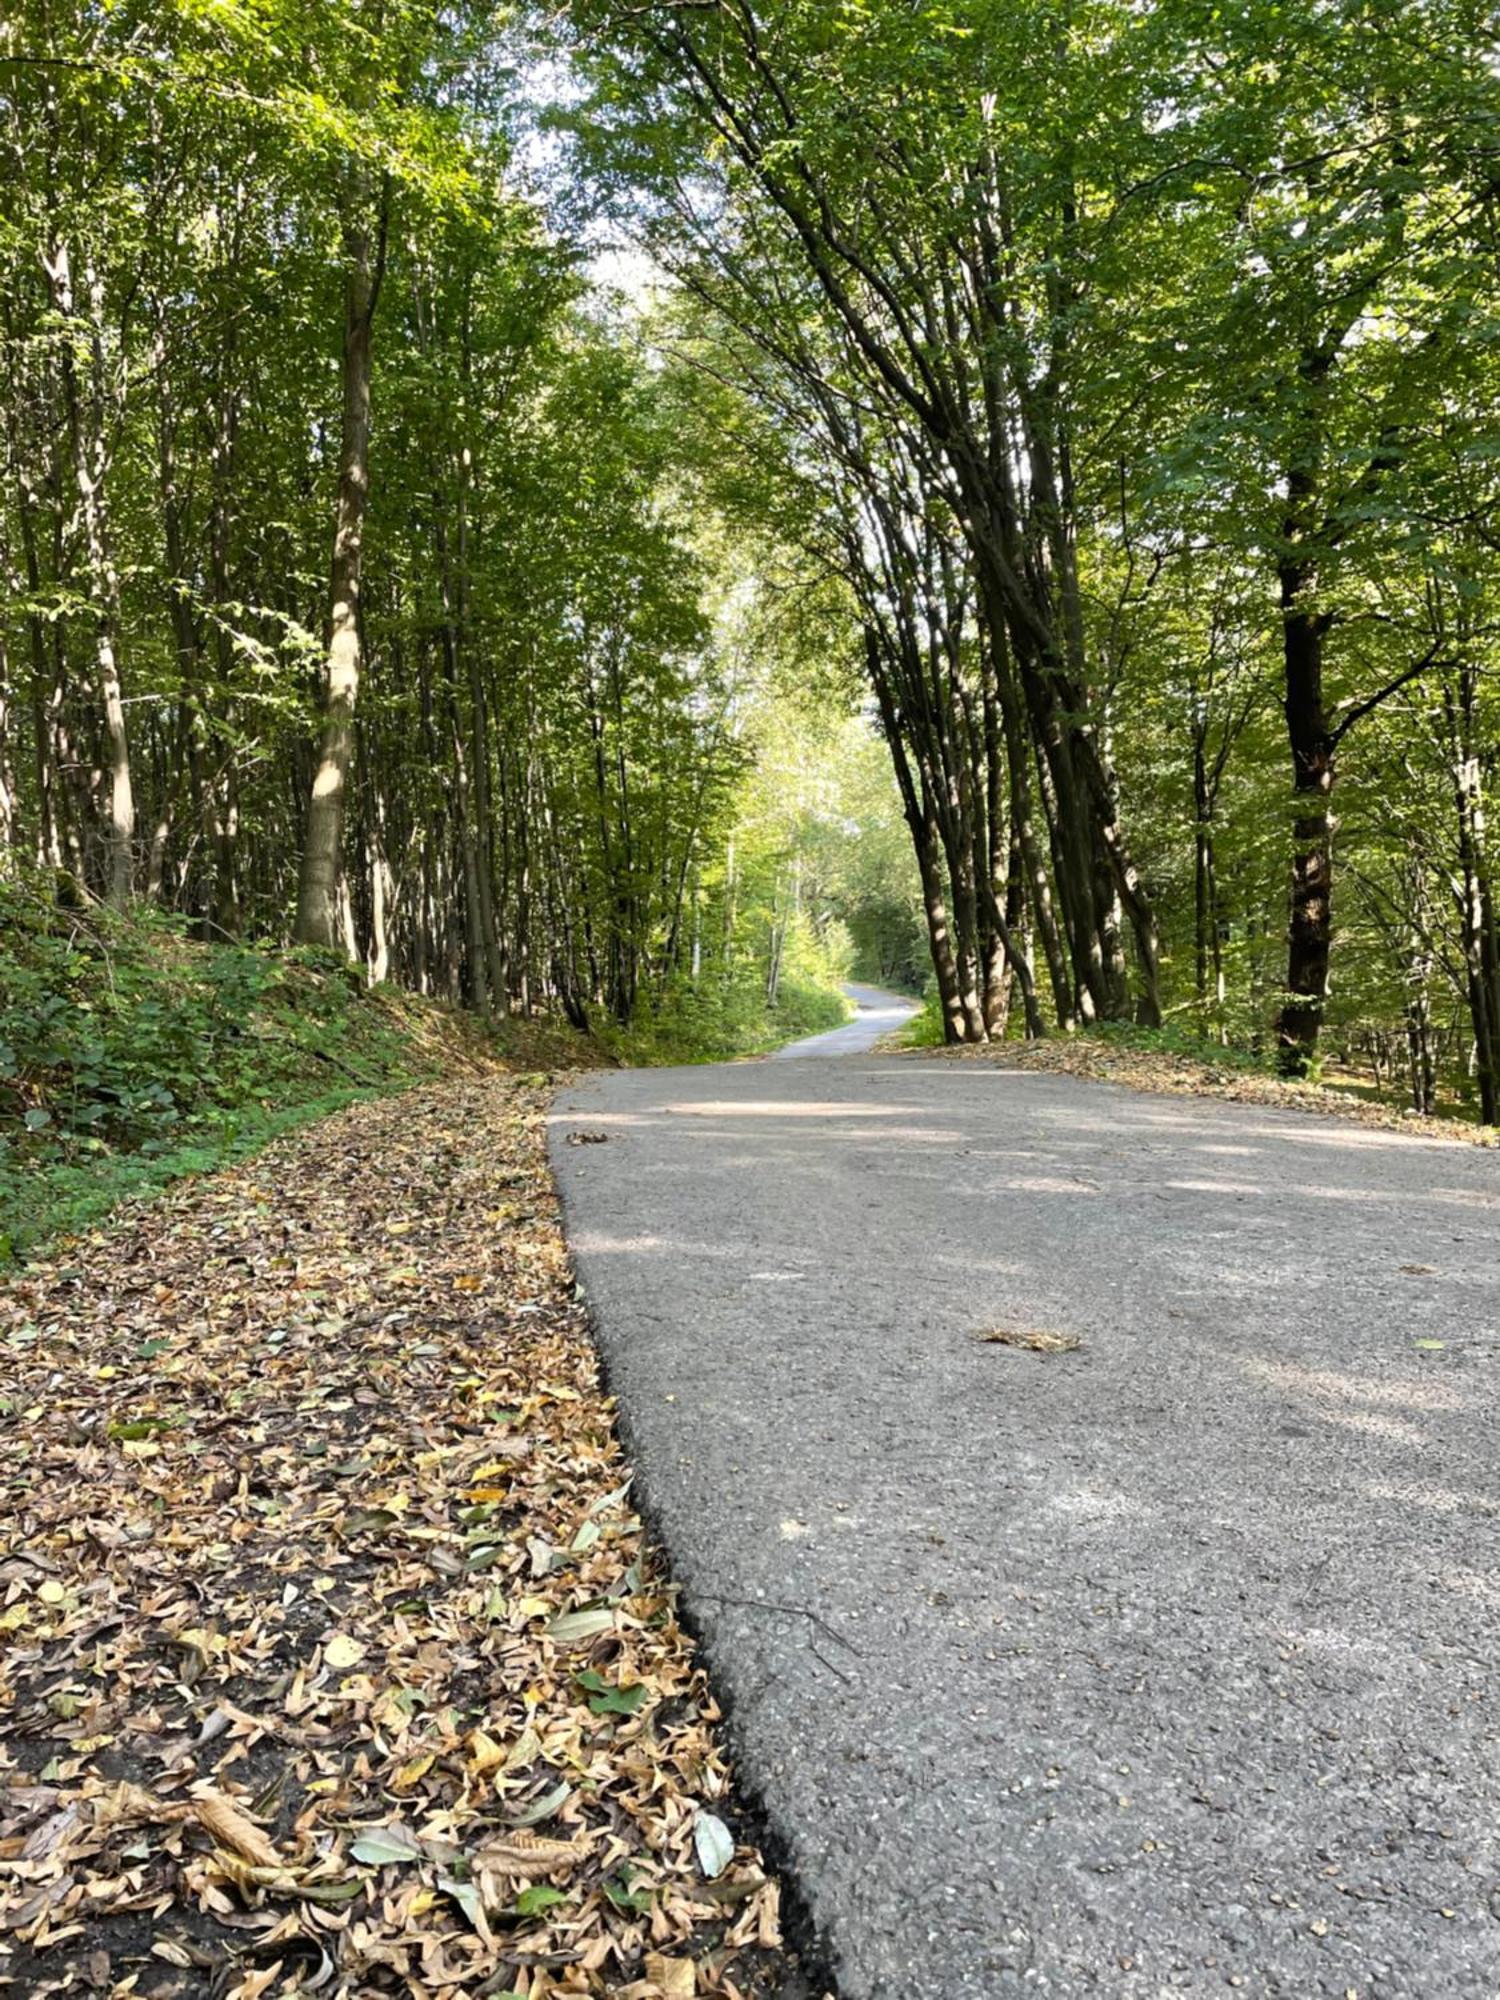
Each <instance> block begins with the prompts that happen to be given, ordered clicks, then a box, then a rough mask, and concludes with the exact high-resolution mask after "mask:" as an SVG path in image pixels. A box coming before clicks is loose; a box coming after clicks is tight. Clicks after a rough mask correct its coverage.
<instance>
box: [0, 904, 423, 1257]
mask: <svg viewBox="0 0 1500 2000" xmlns="http://www.w3.org/2000/svg"><path fill="white" fill-rule="evenodd" d="M413 1018H414V1017H413V1014H412V1012H411V1010H410V1009H408V1008H407V1006H406V1004H405V1003H402V1002H400V1001H399V1000H397V999H396V997H395V996H391V995H384V996H382V995H371V994H370V993H369V992H368V991H367V989H366V987H365V985H364V982H363V979H362V977H361V976H360V975H359V974H358V972H357V971H355V970H354V969H352V968H351V967H349V966H348V965H346V964H344V963H343V962H342V961H339V960H335V959H332V958H329V957H326V956H321V955H319V954H315V953H310V952H295V953H287V954H281V955H272V954H269V953H266V952H263V951H257V950H254V949H252V948H251V947H250V946H248V945H219V946H203V945H197V944H193V943H191V942H190V941H189V940H188V938H187V937H186V935H185V929H184V926H183V925H182V924H180V923H179V922H176V921H174V920H173V919H171V918H169V917H165V916H162V915H159V914H153V913H147V912H138V913H135V914H132V915H129V916H121V915H117V914H115V913H112V912H109V911H106V910H103V909H94V908H91V909H88V910H63V909H59V908H58V907H57V906H56V905H55V904H53V903H49V902H48V901H47V899H46V898H45V896H44V895H43V893H42V890H41V887H40V885H39V884H28V883H26V882H21V883H14V882H12V883H4V884H0V1021H3V1023H4V1039H3V1041H0V1255H14V1254H16V1253H17V1252H19V1251H20V1250H22V1249H23V1248H24V1247H25V1246H26V1245H27V1244H29V1243H31V1242H32V1241H34V1240H35V1239H36V1238H37V1237H38V1235H40V1234H42V1233H46V1232H49V1231H51V1230H54V1229H57V1228H61V1227H66V1226H70V1225H76V1224H77V1223H79V1222H80V1221H81V1220H83V1219H85V1218H86V1217H88V1216H89V1215H92V1214H96V1213H98V1212H100V1211H101V1210H102V1209H103V1208H105V1207H107V1206H109V1205H110V1204H111V1203H112V1202H113V1201H115V1200H118V1199H120V1198H121V1197H123V1196H124V1195H125V1194H128V1193H134V1192H138V1191H144V1190H146V1189H148V1188H150V1187H152V1186H155V1185H158V1184H160V1182H162V1181H163V1180H166V1179H170V1178H172V1177H174V1176H176V1175H179V1174H182V1173H190V1172H195V1171H199V1170H201V1169H203V1168H205V1167H208V1166H211V1165H212V1164H214V1163H215V1162H216V1161H218V1160H220V1159H222V1158H224V1157H225V1156H226V1155H228V1154H230V1153H232V1152H234V1151H236V1150H243V1149H244V1148H245V1147H247V1146H250V1145H254V1144H259V1143H261V1142H263V1141H264V1140H265V1139H266V1138H268V1137H270V1136H271V1135H272V1133H273V1132H274V1131H277V1130H281V1129H284V1127H285V1126H286V1125H287V1124H288V1123H290V1122H295V1121H296V1119H297V1118H299V1117H301V1116H309V1115H314V1114H315V1113H317V1112H319V1111H322V1110H325V1109H329V1108H332V1106H333V1105H335V1104H337V1103H341V1102H346V1101H348V1099H349V1098H350V1097H352V1096H357V1095H360V1094H363V1093H366V1092H370V1091H376V1090H385V1089H390V1088H395V1087H399V1086H400V1085H401V1084H403V1083H405V1082H407V1081H409V1080H411V1079H412V1078H413V1077H415V1076H417V1075H419V1074H422V1073H423V1072H424V1071H425V1070H426V1069H427V1068H428V1067H430V1057H429V1056H427V1055H426V1054H424V1052H423V1050H422V1049H421V1048H420V1047H419V1045H418V1042H417V1040H416V1039H415V1038H414V1035H413V1032H412V1029H413Z"/></svg>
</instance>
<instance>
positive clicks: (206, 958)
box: [0, 881, 848, 1263]
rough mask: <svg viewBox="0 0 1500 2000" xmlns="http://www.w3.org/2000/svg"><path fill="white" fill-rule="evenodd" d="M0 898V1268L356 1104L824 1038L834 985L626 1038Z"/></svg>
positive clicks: (740, 1003)
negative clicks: (432, 1081)
mask: <svg viewBox="0 0 1500 2000" xmlns="http://www.w3.org/2000/svg"><path fill="white" fill-rule="evenodd" d="M49 886H50V885H43V884H40V883H38V884H31V883H27V882H25V881H20V882H16V881H11V882H5V883H0V1263H4V1262H6V1261H11V1260H15V1259H17V1258H23V1257H26V1256H28V1255H30V1254H32V1253H33V1252H35V1251H36V1250H37V1249H38V1248H39V1247H40V1246H42V1245H43V1244H45V1243H46V1242H48V1241H49V1240H50V1239H52V1238H54V1237H57V1236H61V1235H69V1234H76V1233H77V1232H78V1231H80V1230H81V1229H84V1228H86V1227H87V1226H88V1225H90V1224H91V1223H93V1222H95V1221H96V1220H97V1219H98V1218H99V1217H100V1216H102V1215H103V1214H105V1213H106V1212H107V1211H108V1210H109V1209H111V1208H113V1207H115V1206H116V1205H117V1204H118V1203H120V1202H122V1201H125V1200H128V1199H132V1198H137V1197H141V1196H146V1195H150V1194H152V1193H154V1192H156V1191H157V1190H158V1189H160V1188H162V1187H165V1186H166V1185H168V1184H169V1183H170V1182H172V1181H176V1180H180V1179H181V1178H183V1176H185V1175H190V1174H201V1173H208V1172H212V1171H213V1170H214V1169H215V1168H217V1167H219V1166H223V1165H227V1164H229V1163H231V1162H234V1161H237V1160H242V1159H245V1158H247V1157H248V1156H250V1155H251V1154H253V1153H255V1152H258V1151H259V1150H260V1149H261V1148H262V1147H264V1146H265V1145H267V1144H269V1143H270V1142H271V1141H272V1140H273V1139H276V1138H279V1137H280V1136H281V1135H282V1134H284V1133H287V1132H289V1131H291V1130H293V1129H295V1128H296V1127H297V1126H299V1125H303V1124H306V1123H308V1122H309V1121H311V1120H314V1119H318V1118H322V1117H325V1116H327V1115H328V1114H330V1113H332V1112H334V1111H337V1110H339V1109H341V1108H342V1107H343V1106H345V1105H348V1104H351V1103H355V1102H357V1101H359V1100H361V1099H364V1098H370V1097H379V1096H384V1095H387V1094H389V1093H392V1092H395V1091H400V1090H404V1089H406V1088H408V1087H409V1086H411V1085H413V1084H416V1083H420V1082H423V1081H425V1080H426V1079H428V1078H431V1077H435V1076H438V1075H444V1074H451V1073H453V1072H454V1071H455V1070H457V1071H459V1072H462V1071H463V1070H465V1069H469V1070H475V1071H480V1070H484V1069H486V1068H489V1067H492V1066H494V1065H496V1064H497V1063H498V1064H500V1065H502V1066H504V1067H508V1068H512V1069H519V1070H525V1069H531V1070H544V1069H546V1070H550V1069H565V1068H587V1067H594V1066H597V1065H598V1064H599V1063H600V1062H601V1061H604V1062H623V1063H630V1064H662V1063H698V1062H713V1061H719V1060H723V1059H724V1058H726V1057H733V1056H747V1055H756V1054H760V1053H763V1052H764V1051H766V1050H768V1049H772V1048H775V1047H777V1046H778V1045H779V1044H780V1043H782V1042H785V1041H789V1040H792V1039H794V1038H795V1037H797V1036H799V1035H806V1034H813V1033H816V1032H817V1031H818V1030H820V1029H823V1028H831V1027H837V1026H838V1025H839V1024H840V1023H841V1022H842V1021H844V1020H845V1019H846V1018H847V1015H848V1003H847V1002H846V1001H845V999H844V998H843V995H842V994H841V993H838V992H837V991H835V990H833V989H831V988H830V987H826V986H821V985H817V984H814V983H812V982H810V981H807V980H805V979H800V978H789V979H787V980H785V981H783V984H782V990H781V995H780V998H779V1000H778V1004H777V1005H776V1006H775V1007H774V1008H767V1007H766V1005H765V1002H764V996H763V992H762V989H761V987H760V984H759V982H758V981H756V980H753V979H750V978H746V979H743V980H741V981H739V982H737V983H736V984H734V985H731V986H728V987H726V986H725V985H724V984H723V983H722V982H720V981H712V982H710V981H707V980H705V981H704V982H703V984H702V985H701V986H699V987H696V988H695V987H693V986H690V985H688V984H686V983H684V984H683V985H681V986H679V987H677V988H675V989H673V990H672V991H670V992H669V993H668V994H667V995H666V996H664V998H663V999H662V1001H661V1002H660V1003H659V1004H657V1005H656V1006H654V1007H652V1008H649V1009H648V1008H643V1009H642V1011H641V1013H640V1015H639V1016H638V1018H637V1020H636V1021H635V1022H634V1023H633V1024H632V1025H631V1026H630V1027H629V1028H625V1029H621V1028H612V1027H607V1028H601V1029H600V1030H599V1031H598V1032H597V1033H596V1034H595V1035H594V1036H592V1037H581V1036H579V1035H578V1034H576V1033H575V1032H574V1031H573V1030H572V1029H570V1028H567V1027H565V1026H562V1025H560V1024H558V1023H555V1022H548V1021H519V1020H506V1021H501V1022H499V1023H496V1024H495V1025H494V1026H493V1027H484V1026H482V1025H481V1024H480V1023H479V1022H478V1021H477V1020H476V1019H475V1018H474V1017H473V1016H471V1015H467V1014H463V1013H460V1012H457V1011H455V1010H454V1009H452V1008H450V1007H447V1006H443V1005H441V1004H439V1003H438V1002H435V1001H431V1000H423V999H419V998H417V997H415V996H413V995H410V994H403V993H400V992H398V991H396V990H395V989H393V988H389V987H382V988H376V989H374V990H373V991H372V990H371V989H370V988H369V987H368V986H367V984H366V982H365V979H364V976H363V973H362V972H361V970H360V968H359V967H357V966H352V965H350V964H348V963H346V962H345V961H344V960H343V959H341V958H339V957H337V956H335V955H333V954H330V953H326V952H313V951H305V950H291V951H288V950H278V949H265V948H257V947H256V946H254V945H250V944H242V943H224V944H214V945H203V944H199V943H196V942H194V941H193V940H192V939H191V938H190V937H189V936H188V935H187V932H186V928H185V926H184V925H183V924H182V923H181V922H180V921H178V920H176V919H174V918H171V917H168V916H163V915H161V914H160V913H158V912H153V911H149V910H134V911H131V912H129V913H128V914H119V913H116V912H113V911H110V910H106V909H98V908H89V909H84V910H77V909H60V908H59V907H58V905H57V903H56V901H55V899H54V898H53V897H52V896H51V895H50V894H49V893H48V892H47V891H48V887H49Z"/></svg>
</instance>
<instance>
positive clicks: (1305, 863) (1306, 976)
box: [1276, 561, 1336, 1076]
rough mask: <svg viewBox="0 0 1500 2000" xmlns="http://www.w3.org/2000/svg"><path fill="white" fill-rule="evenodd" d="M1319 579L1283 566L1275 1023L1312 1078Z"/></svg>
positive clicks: (1321, 837) (1322, 801)
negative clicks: (1281, 982) (1288, 807)
mask: <svg viewBox="0 0 1500 2000" xmlns="http://www.w3.org/2000/svg"><path fill="white" fill-rule="evenodd" d="M1312 584H1313V577H1312V574H1311V572H1310V571H1309V569H1308V567H1307V566H1306V565H1305V564H1303V563H1300V562H1297V561H1286V562H1283V563H1282V565H1281V571H1280V587H1281V616H1282V646H1283V661H1284V670H1285V677H1286V688H1285V710H1286V727H1287V741H1288V744H1289V745H1290V748H1291V753H1292V788H1293V795H1294V799H1295V810H1294V816H1293V819H1292V866H1291V911H1290V921H1289V924H1288V932H1287V976H1286V996H1285V998H1284V1000H1283V1002H1282V1007H1281V1013H1280V1016H1279V1018H1278V1020H1277V1024H1276V1035H1277V1041H1278V1043H1279V1045H1280V1060H1281V1068H1282V1070H1283V1071H1284V1072H1285V1073H1286V1074H1288V1075H1291V1076H1305V1075H1306V1074H1307V1072H1308V1070H1309V1069H1310V1068H1311V1066H1312V1062H1313V1059H1314V1057H1315V1056H1316V1054H1317V1048H1318V1036H1319V1033H1320V1032H1321V1029H1322V1026H1323V1013H1324V1008H1325V1005H1326V1003H1327V999H1328V959H1329V951H1330V947H1331V942H1332V936H1333V905H1332V884H1333V808H1332V798H1333V785H1334V778H1335V776H1336V761H1335V745H1334V736H1333V732H1332V729H1331V728H1330V726H1329V721H1328V714H1327V710H1326V709H1325V707H1324V705H1323V641H1324V637H1325V636H1326V634H1327V631H1328V618H1327V616H1326V614H1324V613H1321V612H1317V611H1315V610H1313V608H1312V607H1311V605H1310V604H1309V602H1308V597H1309V593H1310V591H1311V588H1312Z"/></svg>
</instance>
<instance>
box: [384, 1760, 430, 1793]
mask: <svg viewBox="0 0 1500 2000" xmlns="http://www.w3.org/2000/svg"><path fill="white" fill-rule="evenodd" d="M432 1765H433V1755H432V1752H431V1751H430V1750H428V1751H424V1753H423V1754H422V1755H421V1756H420V1757H413V1758H411V1759H410V1760H409V1761H408V1762H407V1763H405V1764H403V1765H402V1766H401V1769H400V1770H399V1771H398V1772H397V1773H396V1775H395V1777H394V1778H392V1780H391V1785H392V1787H393V1789H394V1790H396V1791H398V1792H409V1791H410V1790H411V1788H412V1786H413V1785H415V1784H417V1783H419V1782H420V1780H421V1779H423V1778H425V1777H426V1776H427V1773H428V1772H429V1771H430V1770H431V1769H432Z"/></svg>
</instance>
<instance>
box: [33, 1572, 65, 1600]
mask: <svg viewBox="0 0 1500 2000" xmlns="http://www.w3.org/2000/svg"><path fill="white" fill-rule="evenodd" d="M67 1594H68V1593H67V1592H66V1591H65V1590H64V1589H63V1587H62V1585H61V1584H60V1583H59V1582H58V1580H57V1578H56V1577H55V1576H49V1577H48V1578H47V1580H46V1582H45V1583H43V1584H42V1585H41V1586H40V1588H39V1589H38V1591H37V1596H38V1597H39V1598H40V1599H41V1600H42V1602H43V1604H61V1603H62V1601H63V1599H64V1598H65V1597H66V1596H67Z"/></svg>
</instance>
